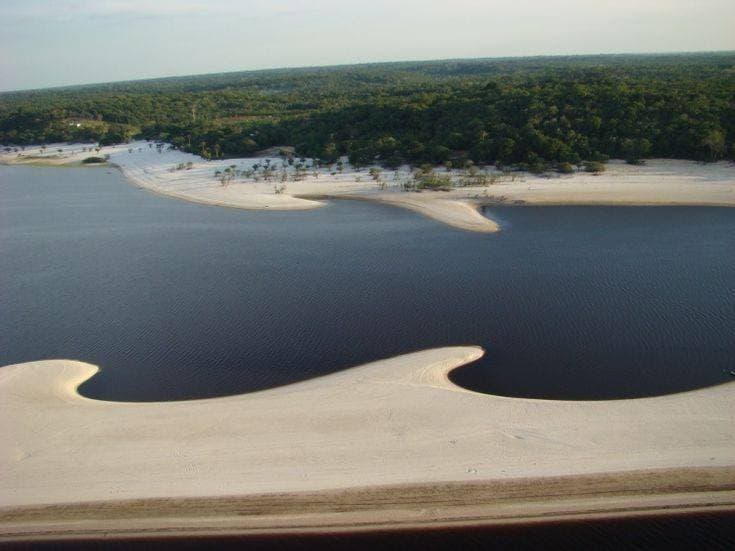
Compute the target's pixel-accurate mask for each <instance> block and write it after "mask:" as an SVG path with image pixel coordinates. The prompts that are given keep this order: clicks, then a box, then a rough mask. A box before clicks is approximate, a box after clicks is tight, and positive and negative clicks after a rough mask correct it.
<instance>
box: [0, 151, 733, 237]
mask: <svg viewBox="0 0 735 551" xmlns="http://www.w3.org/2000/svg"><path fill="white" fill-rule="evenodd" d="M86 147H87V146H86V145H85V146H81V145H79V144H56V145H53V146H50V147H49V151H53V152H54V153H49V154H47V155H45V156H44V155H39V154H33V155H32V157H31V156H25V157H23V156H20V157H19V156H18V154H17V153H0V163H2V164H9V165H16V164H32V165H34V166H39V165H43V164H47V165H48V166H55V167H58V166H64V165H69V164H75V165H76V166H78V163H80V162H81V160H82V159H83V158H85V157H88V156H90V155H109V156H110V158H109V161H108V164H107V165H101V166H108V167H114V168H117V169H118V170H120V171H121V173H122V174H123V176H124V177H125V178H126V179H127V180H128V181H129V182H130V183H132V184H134V185H136V186H137V187H140V188H142V189H146V190H148V191H151V192H153V193H156V194H159V195H163V196H168V197H174V198H177V199H182V200H185V201H190V202H194V203H199V204H206V205H214V206H224V207H231V208H240V209H244V210H312V209H317V208H319V207H321V206H323V202H320V201H319V200H318V198H330V199H357V200H367V201H373V202H378V203H383V204H388V205H392V206H396V207H400V208H404V209H408V210H411V211H413V212H416V213H419V214H422V215H424V216H427V217H429V218H431V219H434V220H436V221H438V222H441V223H444V224H446V225H448V226H450V227H454V228H457V229H461V230H465V231H472V232H480V233H495V232H497V231H500V230H501V228H500V225H499V224H498V223H497V222H496V221H493V220H491V219H490V218H488V217H486V216H484V215H483V214H481V213H480V212H479V209H481V208H482V207H486V206H487V207H492V206H499V205H625V206H685V205H686V206H723V207H732V206H735V164H733V163H729V162H719V163H712V164H701V163H696V162H694V161H677V160H665V159H652V160H649V161H647V162H646V164H644V165H641V166H631V165H626V164H624V163H622V162H620V161H611V162H610V163H609V164H608V165H607V166H608V169H607V171H606V172H604V173H602V174H599V175H591V174H587V173H583V172H579V173H576V174H573V175H564V176H561V175H545V176H535V175H531V174H527V173H513V174H511V175H503V174H502V173H499V172H497V171H491V174H492V175H493V178H494V179H495V180H494V181H495V183H493V184H490V185H487V186H481V187H456V188H452V189H450V190H448V191H427V190H425V191H422V192H412V191H401V190H400V189H399V184H400V182H403V181H407V179H410V177H411V173H410V170H409V169H408V168H407V167H402V168H400V169H399V170H398V171H396V172H395V173H393V174H392V175H390V176H385V178H386V180H385V181H384V183H383V186H382V188H381V187H379V186H377V184H376V183H375V182H373V181H372V180H371V179H370V177H369V175H368V174H367V172H366V169H362V170H356V169H353V168H351V167H350V166H349V165H346V168H345V170H344V171H340V172H339V173H337V172H336V171H334V170H331V169H325V168H319V169H310V170H311V172H305V173H304V174H303V175H302V178H301V179H300V180H299V181H290V180H289V181H285V182H283V183H282V184H281V183H278V182H276V181H275V179H272V180H268V181H263V180H262V179H261V180H260V181H255V180H253V179H252V178H251V179H250V180H247V178H246V180H247V181H243V179H242V178H238V179H233V181H232V182H231V183H229V184H228V185H221V184H220V182H219V181H218V180H217V179H215V178H214V174H215V172H216V171H222V170H228V169H230V167H236V169H233V170H237V171H238V174H239V171H242V172H243V173H245V172H249V171H250V169H249V167H251V165H256V164H260V165H262V164H263V163H264V162H265V161H264V159H265V160H267V161H268V162H269V163H272V164H271V166H273V167H275V166H280V165H281V164H282V165H283V166H284V167H285V168H283V169H279V170H283V171H285V172H284V174H289V175H291V176H292V175H293V169H291V168H290V167H288V166H287V165H286V164H285V163H284V162H283V160H282V159H279V158H276V157H273V158H261V157H258V158H255V157H254V158H247V159H227V160H219V161H204V160H202V159H201V158H199V157H197V156H195V155H192V154H188V153H184V152H181V151H177V150H168V149H165V148H161V150H160V151H159V150H158V149H156V148H154V147H153V144H152V143H149V142H134V143H131V144H124V145H118V146H107V147H105V148H102V150H101V151H100V152H98V153H92V152H89V151H82V149H86ZM32 149H34V148H32V147H29V148H28V150H29V151H30V150H32ZM59 149H60V150H61V152H59ZM44 158H47V160H45V161H44ZM184 164H187V165H189V166H190V168H186V169H178V170H177V169H176V167H177V165H178V166H182V165H184ZM289 170H291V172H288V171H289ZM330 170H331V172H330ZM389 172H390V171H385V174H389ZM459 173H460V172H458V171H455V173H453V174H452V175H453V177H458V174H459ZM291 176H289V177H291ZM279 186H283V187H282V188H281V190H280V191H276V189H277V188H278V187H279Z"/></svg>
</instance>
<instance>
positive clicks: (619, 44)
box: [0, 0, 735, 91]
mask: <svg viewBox="0 0 735 551" xmlns="http://www.w3.org/2000/svg"><path fill="white" fill-rule="evenodd" d="M733 29H735V0H441V1H439V0H0V90H2V91H6V90H21V89H29V88H43V87H49V86H62V85H69V84H87V83H96V82H110V81H119V80H132V79H141V78H154V77H163V76H175V75H189V74H203V73H217V72H225V71H241V70H249V69H264V68H275V67H299V66H315V65H335V64H346V63H365V62H375V61H401V60H419V59H448V58H467V57H506V56H526V55H566V54H598V53H634V52H672V51H675V52H682V51H713V50H735V31H734V30H733Z"/></svg>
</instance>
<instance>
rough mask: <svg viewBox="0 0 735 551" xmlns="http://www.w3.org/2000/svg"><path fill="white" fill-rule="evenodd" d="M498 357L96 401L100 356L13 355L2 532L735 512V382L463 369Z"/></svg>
mask: <svg viewBox="0 0 735 551" xmlns="http://www.w3.org/2000/svg"><path fill="white" fill-rule="evenodd" d="M482 354H483V351H482V349H480V348H477V347H457V348H442V349H435V350H427V351H423V352H417V353H414V354H409V355H405V356H400V357H396V358H392V359H388V360H383V361H379V362H375V363H371V364H368V365H365V366H362V367H357V368H353V369H349V370H346V371H343V372H340V373H337V374H333V375H329V376H326V377H322V378H318V379H313V380H309V381H306V382H302V383H298V384H294V385H289V386H285V387H280V388H275V389H271V390H266V391H262V392H256V393H252V394H247V395H241V396H231V397H225V398H217V399H209V400H195V401H188V402H166V403H116V402H103V401H96V400H90V399H87V398H84V397H82V396H80V395H78V394H77V392H76V388H77V387H78V386H79V384H81V383H82V382H83V381H85V380H86V379H88V378H89V377H91V376H93V375H94V374H95V373H96V372H97V368H96V367H94V366H92V365H89V364H85V363H80V362H74V361H68V360H52V361H42V362H31V363H26V364H19V365H14V366H7V367H4V368H2V369H0V401H1V402H2V404H3V408H2V411H1V412H0V441H2V442H3V446H2V448H1V449H0V537H4V538H7V539H18V538H26V537H28V538H33V537H37V536H41V535H43V534H46V535H48V534H51V535H54V534H55V535H76V536H78V535H83V534H88V535H89V534H94V533H98V532H96V531H98V530H101V529H103V528H104V529H105V530H112V531H113V532H114V531H118V532H119V533H130V532H137V533H141V532H150V533H166V532H167V531H177V530H186V529H189V530H191V531H194V532H196V531H199V530H201V531H202V532H217V530H221V531H225V532H226V531H235V532H248V531H259V530H260V531H263V530H265V531H268V530H271V531H279V530H292V529H304V528H309V527H311V528H316V527H322V529H326V528H327V527H335V528H340V527H341V528H354V527H363V528H369V527H377V526H389V525H392V526H398V525H420V524H422V523H443V522H444V523H462V522H468V523H473V522H481V523H487V522H505V521H510V520H511V519H513V518H516V519H527V520H528V519H541V518H550V517H569V516H580V515H581V516H585V515H609V514H618V515H620V514H632V513H636V512H646V511H649V512H650V511H656V510H693V509H713V508H716V509H723V508H724V509H734V508H735V438H733V432H732V427H733V426H735V382H733V383H728V384H725V385H720V386H717V387H712V388H707V389H701V390H697V391H692V392H686V393H681V394H675V395H670V396H663V397H655V398H646V399H637V400H619V401H607V402H569V401H544V400H529V399H516V398H505V397H497V396H488V395H483V394H478V393H474V392H471V391H467V390H465V389H462V388H459V387H457V386H455V385H454V384H453V383H451V381H450V380H449V379H448V377H447V374H448V373H449V372H450V371H451V370H452V369H454V368H456V367H458V366H460V365H463V364H466V363H468V362H471V361H473V360H475V359H477V358H479V357H481V356H482ZM203 508H204V509H206V512H204V511H203ZM108 513H109V514H108Z"/></svg>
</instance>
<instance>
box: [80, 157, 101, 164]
mask: <svg viewBox="0 0 735 551" xmlns="http://www.w3.org/2000/svg"><path fill="white" fill-rule="evenodd" d="M106 162H107V159H105V158H104V157H87V158H86V159H82V163H83V164H85V165H95V164H102V163H106Z"/></svg>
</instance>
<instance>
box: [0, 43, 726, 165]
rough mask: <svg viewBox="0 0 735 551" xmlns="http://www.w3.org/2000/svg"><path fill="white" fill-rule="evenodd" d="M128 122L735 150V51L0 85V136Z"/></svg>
mask: <svg viewBox="0 0 735 551" xmlns="http://www.w3.org/2000/svg"><path fill="white" fill-rule="evenodd" d="M78 121H82V124H77V123H78ZM134 134H136V135H137V136H138V137H144V138H148V139H154V140H161V141H166V142H170V143H172V144H173V145H174V146H175V147H177V148H180V149H184V150H186V151H191V152H194V153H198V154H200V155H202V156H203V157H205V158H221V157H228V156H245V155H251V154H252V153H254V152H256V151H258V150H260V149H265V148H269V147H273V146H283V145H293V146H295V147H296V153H297V155H299V156H309V157H317V158H319V159H320V160H321V163H322V164H326V165H332V164H334V163H336V162H337V160H338V159H339V157H340V156H342V155H347V156H348V157H349V160H350V162H351V163H353V164H355V165H358V166H360V165H369V164H373V163H375V162H379V163H381V164H383V165H385V166H386V167H390V168H395V167H397V166H399V165H401V164H403V163H409V164H411V165H413V166H418V165H422V164H425V163H429V164H432V165H439V164H445V166H446V164H447V163H449V166H453V167H455V168H459V167H461V166H463V163H464V162H465V161H467V160H472V161H474V162H475V163H477V164H497V165H498V166H517V167H525V168H527V169H529V170H533V171H535V172H543V171H545V170H548V169H554V168H556V170H558V171H560V172H568V171H569V169H570V167H572V166H573V165H578V164H581V163H582V162H583V161H590V162H597V163H600V162H604V161H606V160H607V159H608V158H622V159H626V160H627V161H628V162H630V163H639V162H641V161H642V160H643V159H645V158H649V157H654V156H655V157H674V158H685V159H696V160H702V161H714V160H719V159H723V158H732V157H733V156H734V155H735V54H733V53H719V54H690V55H656V56H593V57H568V58H565V57H560V58H527V59H495V60H464V61H443V62H426V63H395V64H375V65H362V66H345V67H332V68H313V69H296V70H278V71H256V72H247V73H232V74H221V75H208V76H202V77H186V78H173V79H159V80H150V81H140V82H124V83H116V84H107V85H96V86H83V87H73V88H61V89H52V90H42V91H30V92H17V93H6V94H2V95H0V143H5V144H18V145H22V144H30V143H51V142H56V141H87V142H90V141H91V142H97V141H98V142H100V143H101V144H102V145H104V144H111V143H121V142H126V141H128V140H129V139H131V138H132V137H134ZM588 166H589V165H588ZM595 166H597V165H595ZM337 170H339V168H338V167H337Z"/></svg>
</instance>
